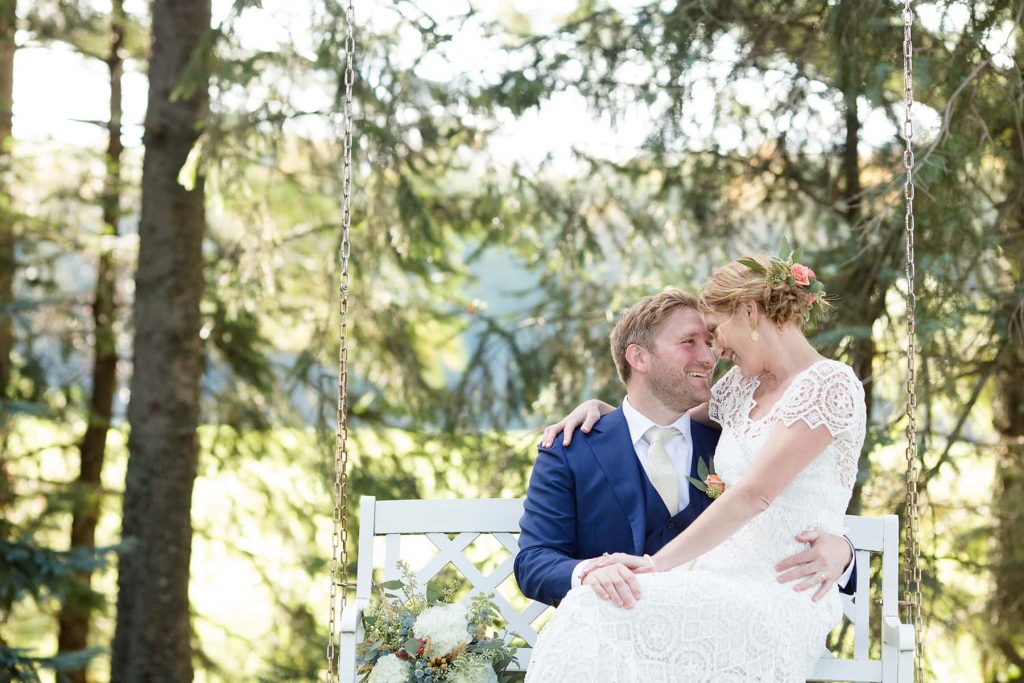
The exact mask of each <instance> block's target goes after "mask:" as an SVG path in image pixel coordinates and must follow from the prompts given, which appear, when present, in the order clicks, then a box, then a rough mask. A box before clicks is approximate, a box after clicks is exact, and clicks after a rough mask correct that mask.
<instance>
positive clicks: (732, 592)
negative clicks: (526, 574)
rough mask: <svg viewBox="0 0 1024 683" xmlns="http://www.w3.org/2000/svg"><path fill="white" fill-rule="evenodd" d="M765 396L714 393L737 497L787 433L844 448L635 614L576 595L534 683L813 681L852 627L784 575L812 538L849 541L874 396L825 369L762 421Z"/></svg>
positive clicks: (844, 374)
mask: <svg viewBox="0 0 1024 683" xmlns="http://www.w3.org/2000/svg"><path fill="white" fill-rule="evenodd" d="M757 385H758V380H757V379H756V378H745V377H743V376H742V375H741V374H740V373H739V370H738V369H737V368H734V369H732V370H731V371H729V372H728V373H727V374H726V375H725V377H723V378H722V379H721V381H719V382H718V384H716V385H715V387H714V389H713V391H712V399H711V415H712V417H714V418H715V419H716V420H717V421H718V422H719V423H720V424H721V425H722V437H721V440H720V441H719V443H718V448H717V451H716V454H715V468H716V470H717V471H718V474H719V475H720V476H721V477H722V479H723V481H724V482H725V484H726V486H727V487H728V486H730V485H732V484H735V483H736V481H737V480H738V479H739V478H740V477H742V476H743V474H744V472H746V470H747V468H748V467H749V466H750V464H751V462H752V461H753V460H754V458H756V457H757V454H758V453H759V452H760V451H761V449H762V447H763V446H764V444H765V442H766V441H767V438H768V435H769V433H770V432H771V431H772V428H773V427H775V426H776V425H778V424H780V423H781V424H784V425H786V426H790V425H792V424H794V423H796V422H797V421H803V422H805V423H806V424H807V425H809V426H810V427H812V428H815V427H818V426H820V425H825V426H826V427H827V428H828V430H829V432H831V434H832V436H833V441H832V443H831V444H830V445H829V446H828V447H827V448H826V449H825V451H823V452H822V453H821V454H820V455H819V456H818V457H817V458H815V460H814V461H813V462H812V463H811V464H810V465H809V466H808V467H807V468H806V469H805V470H804V471H803V472H801V473H800V475H799V476H798V477H797V478H796V479H795V480H794V481H793V482H792V483H791V484H790V485H789V486H788V487H787V488H786V490H785V491H783V493H782V494H781V495H780V496H778V498H776V500H775V501H774V502H773V503H772V505H771V506H770V507H769V508H768V509H767V510H766V511H765V512H763V513H761V514H759V515H758V516H757V517H755V518H754V519H753V520H751V521H750V522H749V523H748V524H746V525H745V526H743V527H742V528H740V529H739V530H738V531H737V532H736V533H735V534H733V535H732V536H731V537H730V538H729V539H728V540H726V541H725V542H724V543H722V544H721V545H719V546H718V547H716V548H714V549H713V550H711V551H710V552H708V553H706V554H704V555H702V556H701V557H699V558H698V559H696V560H694V561H693V562H690V563H687V564H686V565H683V566H681V567H678V568H676V569H675V570H673V571H670V572H663V573H659V574H645V575H641V576H640V577H638V578H639V581H640V587H641V591H642V597H641V599H640V600H639V601H638V602H637V603H636V605H635V606H634V607H633V609H628V610H627V609H622V608H618V607H615V606H614V605H612V604H611V603H609V602H605V601H603V600H600V599H598V598H597V596H596V595H595V594H594V593H593V591H592V590H591V589H590V588H588V587H580V588H574V589H573V590H572V591H570V592H569V594H568V595H567V596H566V598H565V600H563V601H562V603H561V605H560V606H559V608H558V609H557V610H556V612H555V614H554V616H553V617H552V619H551V621H550V622H549V623H548V624H547V626H546V627H545V628H544V630H543V631H542V633H541V636H540V639H539V641H538V643H537V647H536V649H535V650H534V652H533V656H532V658H531V661H530V666H529V674H528V675H527V678H526V680H527V681H528V682H529V683H546V682H549V681H550V682H554V683H573V682H577V681H578V682H580V683H601V682H603V681H616V682H625V681H637V682H640V681H643V682H644V683H647V682H649V681H687V682H689V681H708V682H712V681H713V682H714V683H727V682H733V681H735V682H739V681H743V682H747V681H786V682H789V681H804V680H806V679H807V677H808V676H809V675H810V673H811V671H812V669H813V667H814V662H815V660H817V659H818V658H819V657H820V656H821V655H822V654H823V653H824V652H825V637H826V635H827V634H828V632H829V631H830V630H831V629H832V628H833V627H834V626H835V625H836V624H837V623H838V622H839V620H840V618H841V616H842V606H841V602H840V597H839V593H838V589H837V588H833V589H832V591H831V592H830V593H829V594H828V595H827V596H825V597H824V598H823V599H822V600H820V601H819V602H817V603H815V602H812V601H811V591H805V592H800V593H797V592H795V591H794V590H793V584H791V583H790V584H785V585H782V584H779V583H778V581H777V580H776V577H777V574H776V572H775V570H774V569H773V567H774V565H775V564H776V563H777V562H779V561H780V560H782V559H783V558H785V557H788V556H790V555H792V554H794V553H796V552H798V551H800V550H802V549H803V548H805V547H806V546H805V545H804V544H801V543H798V542H796V541H795V540H794V536H796V535H797V534H798V533H800V532H801V531H803V530H805V529H820V530H823V531H827V532H829V533H833V534H837V535H838V534H842V531H843V515H844V513H845V511H846V506H847V503H848V502H849V499H850V492H851V491H852V489H853V484H854V480H855V479H856V475H857V458H858V457H859V454H860V451H861V447H862V445H863V443H864V430H865V422H866V416H865V407H864V390H863V387H862V385H861V383H860V381H859V380H858V379H857V377H856V376H855V375H854V373H853V371H852V370H851V369H850V368H849V367H848V366H847V365H844V364H842V363H839V362H836V361H831V360H822V361H818V362H817V363H815V364H813V365H811V366H810V367H808V368H807V369H805V370H804V371H802V372H801V373H800V374H799V375H797V376H796V377H795V378H794V379H793V381H792V382H791V383H790V385H789V387H787V389H786V390H785V392H784V393H783V395H782V397H781V398H780V399H779V400H778V401H777V402H776V403H775V405H774V406H772V408H771V410H770V411H769V412H768V413H767V414H765V415H763V416H762V417H760V418H759V419H756V420H752V419H750V417H749V414H750V411H751V409H752V408H753V407H754V406H755V400H754V398H753V393H754V390H755V389H756V388H757ZM629 456H630V454H628V453H623V457H629Z"/></svg>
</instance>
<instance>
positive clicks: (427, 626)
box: [356, 562, 515, 683]
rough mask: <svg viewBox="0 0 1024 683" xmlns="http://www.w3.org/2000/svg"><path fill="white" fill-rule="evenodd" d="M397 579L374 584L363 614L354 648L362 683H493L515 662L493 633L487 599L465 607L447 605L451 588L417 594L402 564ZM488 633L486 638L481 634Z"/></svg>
mask: <svg viewBox="0 0 1024 683" xmlns="http://www.w3.org/2000/svg"><path fill="white" fill-rule="evenodd" d="M398 566H399V569H400V570H401V572H402V577H403V578H402V579H401V580H395V581H388V582H385V583H383V584H380V585H378V586H376V590H375V593H376V597H377V599H376V600H374V601H373V602H372V603H371V604H370V606H369V607H368V608H367V610H366V613H365V614H364V615H363V629H364V632H365V638H364V640H363V642H361V643H359V645H358V646H357V648H356V655H357V660H356V663H357V666H358V673H359V674H360V675H362V676H363V678H362V679H361V680H362V681H364V682H365V683H497V682H498V681H499V680H501V679H500V678H499V674H503V673H504V672H505V670H506V669H507V668H508V665H509V664H511V663H512V662H513V661H514V660H515V648H514V647H510V646H509V645H507V644H506V643H505V641H504V640H503V639H502V638H501V637H500V636H499V635H498V634H497V632H496V630H494V629H496V628H497V625H498V623H497V616H498V614H499V613H498V610H497V608H496V607H495V606H494V603H493V602H492V597H493V596H491V595H476V596H473V597H472V598H471V599H470V600H469V602H468V604H467V603H455V602H453V601H452V599H453V594H454V590H453V589H452V588H446V589H444V590H442V591H440V592H438V593H435V592H434V590H433V587H432V586H430V585H429V584H428V586H427V590H426V592H425V593H419V592H418V591H417V586H416V580H415V578H414V577H413V576H412V572H411V571H410V570H409V567H408V565H406V564H405V563H404V562H399V563H398ZM488 629H491V637H490V638H488V637H487V631H488Z"/></svg>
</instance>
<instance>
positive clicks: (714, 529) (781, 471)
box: [653, 421, 832, 571]
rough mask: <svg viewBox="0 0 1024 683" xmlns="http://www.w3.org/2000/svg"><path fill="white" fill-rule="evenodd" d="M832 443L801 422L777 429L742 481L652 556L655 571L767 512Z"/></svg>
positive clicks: (700, 550) (695, 554)
mask: <svg viewBox="0 0 1024 683" xmlns="http://www.w3.org/2000/svg"><path fill="white" fill-rule="evenodd" d="M831 441H832V434H831V433H830V432H829V430H828V428H827V427H826V426H824V425H822V426H819V427H817V428H815V429H811V428H810V427H808V426H807V424H806V423H804V422H803V421H800V422H796V423H794V424H793V425H792V426H790V427H786V426H784V425H781V424H780V425H777V426H776V427H775V429H774V430H773V432H772V434H771V435H770V436H769V437H768V440H767V445H766V446H765V447H764V449H763V450H762V451H761V453H760V454H759V455H758V456H757V458H755V459H754V462H753V464H752V465H751V466H750V469H748V470H747V472H746V473H745V474H744V475H743V477H742V478H741V479H740V480H739V481H738V482H737V483H736V484H734V485H733V486H730V487H729V488H727V489H726V491H725V493H723V494H722V495H721V497H719V498H718V499H717V500H715V501H714V503H712V504H711V505H710V506H708V509H707V510H705V511H704V513H703V514H702V515H700V516H699V517H698V518H697V519H696V520H694V522H693V523H692V524H691V525H690V526H689V527H687V528H686V530H684V531H683V532H682V533H681V534H679V535H678V536H677V537H676V538H674V539H673V540H672V541H670V542H669V543H668V544H667V545H666V546H665V547H664V548H662V549H661V550H659V551H658V552H657V554H655V555H654V556H653V562H654V567H655V569H657V570H658V571H667V570H669V569H672V568H673V567H677V566H679V565H680V564H683V563H684V562H689V561H690V560H693V559H696V558H698V557H700V556H701V555H703V554H704V553H706V552H708V551H709V550H711V549H712V548H714V547H715V546H717V545H718V544H720V543H721V542H722V541H724V540H725V539H727V538H729V536H731V535H732V534H733V533H735V532H736V530H737V529H739V528H740V527H741V526H743V525H744V524H746V523H747V522H749V521H750V520H751V519H753V518H754V517H756V516H757V515H758V514H760V513H761V512H764V511H765V510H767V509H768V507H769V506H771V504H772V501H774V500H775V499H776V498H777V497H778V495H779V494H780V493H782V492H783V491H784V490H785V488H786V487H787V486H789V484H790V483H791V482H792V481H793V480H794V479H796V477H797V475H798V474H800V472H801V471H803V469H804V468H805V467H807V465H809V464H810V463H811V462H812V461H813V460H814V459H815V458H816V457H817V456H818V455H819V454H820V453H821V452H822V451H824V450H825V448H826V447H827V446H828V445H829V443H830V442H831Z"/></svg>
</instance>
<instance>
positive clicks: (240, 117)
mask: <svg viewBox="0 0 1024 683" xmlns="http://www.w3.org/2000/svg"><path fill="white" fill-rule="evenodd" d="M356 5H357V6H356V19H357V22H358V24H359V25H358V28H357V36H356V40H357V51H356V54H355V61H356V71H357V74H356V79H355V102H356V110H355V113H356V123H355V149H354V159H355V174H354V175H355V177H354V186H355V190H354V195H353V211H354V224H353V248H352V259H353V262H352V295H351V319H350V332H351V336H352V340H351V343H350V347H349V357H350V387H349V388H350V392H351V396H352V398H351V402H350V406H351V414H352V417H351V422H352V431H351V432H350V435H351V442H352V453H353V455H352V460H353V463H352V471H351V481H352V488H353V491H354V494H356V495H358V494H374V495H377V496H380V497H385V498H398V497H453V496H458V497H462V496H465V497H477V496H487V497H496V496H521V495H523V493H524V491H525V487H526V482H527V480H528V476H529V471H530V466H531V462H532V459H533V457H534V454H535V450H534V444H535V442H536V440H537V437H538V428H539V427H541V426H542V425H543V424H545V423H546V422H548V421H549V420H550V418H552V417H555V416H558V415H561V414H562V413H563V412H564V411H565V410H567V409H568V408H569V407H571V406H573V405H575V404H576V403H577V402H578V401H579V400H580V399H581V398H584V397H590V396H599V397H602V398H605V399H607V400H611V401H614V402H618V401H619V400H620V398H621V396H620V394H621V389H620V388H619V387H618V386H617V384H616V381H615V379H614V371H613V367H612V363H611V362H610V358H609V357H608V352H607V348H606V345H607V344H606V338H607V334H608V331H609V328H610V323H611V321H612V320H613V317H614V315H615V313H616V312H617V311H619V310H621V308H622V307H623V306H624V305H626V304H628V303H629V302H631V301H632V300H633V299H635V298H636V297H638V296H640V295H643V294H646V293H650V292H653V291H656V290H659V289H661V288H663V287H664V286H667V285H675V286H679V287H684V288H696V287H698V286H699V284H700V282H701V281H702V279H703V278H704V277H706V276H707V274H708V273H709V271H710V269H711V268H712V267H713V266H715V265H716V264H720V263H722V262H723V261H724V260H726V259H728V258H732V257H735V256H738V255H741V254H742V253H744V252H748V251H750V250H753V249H758V248H773V247H775V246H777V245H778V243H779V241H780V240H781V238H782V237H783V236H788V237H790V238H792V239H794V240H795V241H796V242H798V243H799V244H800V245H801V246H803V248H804V251H805V254H808V255H809V256H808V258H807V261H808V262H809V263H810V264H811V265H812V266H813V267H814V269H815V270H816V271H817V273H818V277H819V278H821V279H822V280H823V281H825V282H826V284H827V285H828V286H829V291H830V293H832V294H834V295H835V296H836V297H837V300H838V314H837V315H836V316H835V317H834V318H833V319H832V320H831V322H829V323H827V324H824V325H822V326H821V327H820V328H818V329H816V330H814V331H813V332H814V335H815V336H814V340H815V343H816V344H817V345H818V346H819V347H820V348H821V350H822V351H823V352H825V353H827V354H833V355H835V356H836V357H839V358H841V359H843V360H845V361H847V362H849V363H850V364H852V365H853V367H854V368H855V369H856V372H857V374H858V375H859V376H860V377H862V378H864V379H865V381H866V387H867V389H868V397H869V407H870V413H869V414H870V425H869V438H868V443H867V445H866V448H865V453H864V456H863V458H862V460H861V477H860V479H859V483H858V486H857V489H856V492H855V496H854V499H853V502H852V505H851V512H855V513H864V514H883V513H888V512H895V511H900V510H901V509H902V504H903V499H904V495H905V494H904V483H903V474H902V472H903V470H904V468H905V462H904V448H903V429H904V428H905V424H904V417H903V401H904V398H903V391H904V387H903V384H902V383H903V381H904V377H905V367H904V362H905V361H904V349H905V347H906V342H907V339H906V326H905V323H904V319H903V298H902V297H903V294H902V292H903V287H904V285H903V284H902V281H901V273H902V270H903V261H904V252H903V246H902V242H901V240H902V234H903V206H904V201H903V177H902V174H903V153H902V149H903V143H902V140H901V138H900V137H899V123H900V121H901V120H902V116H903V108H902V105H901V101H902V25H901V18H900V10H901V7H902V3H896V2H893V1H891V0H888V1H884V2H881V1H878V0H827V1H826V0H820V1H818V0H785V1H782V0H724V1H722V2H714V1H710V0H709V1H706V2H686V1H684V0H661V1H658V2H644V1H642V0H488V1H484V0H468V1H466V0H431V1H429V2H419V1H417V2H411V1H406V0H395V1H394V2H391V1H389V0H377V1H376V2H373V3H356ZM1022 14H1024V2H1022V0H990V1H989V2H984V3H982V2H964V1H960V0H941V1H938V2H921V3H915V21H916V25H915V34H914V38H915V46H916V50H915V53H914V63H915V94H916V96H917V98H918V100H919V102H920V104H919V105H918V106H917V108H916V109H915V114H914V126H915V143H916V149H917V165H918V168H919V173H918V182H917V194H916V205H917V211H918V220H917V230H918V237H917V257H918V268H917V275H918V282H917V287H918V295H919V323H918V327H917V332H918V336H919V338H918V343H919V344H920V349H921V351H920V365H919V374H918V378H919V379H918V391H917V395H918V400H919V408H918V416H919V425H918V426H919V429H920V433H919V443H920V451H919V453H917V454H916V456H917V457H918V458H919V459H920V467H921V469H922V504H923V517H922V522H921V529H922V543H923V556H922V563H923V567H924V582H925V585H924V591H925V595H924V599H925V614H926V618H927V631H926V634H925V636H924V641H925V643H926V650H925V666H926V669H927V670H928V671H930V672H931V673H932V676H933V677H934V679H935V680H943V681H950V680H956V681H992V682H995V681H1012V680H1021V679H1022V677H1024V594H1022V593H1021V591H1020V587H1021V586H1022V585H1024V543H1022V539H1024V379H1022V378H1024V343H1022V330H1024V279H1022V277H1024V82H1022V73H1024V33H1022V28H1021V19H1022ZM344 16H345V7H344V5H343V3H341V2H340V1H339V0H301V1H299V0H263V1H262V2H261V1H260V0H234V2H231V1H229V0H215V1H214V2H212V4H211V2H210V0H176V1H172V0H154V2H152V3H147V2H143V1H142V0H36V1H29V0H0V140H2V148H0V306H2V311H3V315H2V317H0V390H2V399H3V402H2V404H0V405H2V414H0V425H2V433H0V448H2V450H0V468H2V474H0V672H4V673H0V678H3V679H4V680H7V678H10V677H13V678H16V679H23V680H32V677H33V676H35V675H36V673H35V672H38V675H40V676H41V677H42V678H43V679H44V680H52V679H53V678H54V673H53V670H54V668H61V669H63V670H64V672H65V673H64V674H63V675H64V676H67V677H68V679H67V680H74V681H86V680H89V681H105V680H109V679H110V678H112V677H113V678H114V679H116V680H125V681H128V680H143V679H145V678H146V677H147V676H153V677H154V678H153V680H162V681H169V682H177V681H188V680H193V679H195V680H200V681H243V680H246V681H249V680H252V681H255V680H265V681H284V680H314V679H316V678H317V676H318V672H320V671H321V670H322V668H323V661H324V648H325V642H326V638H327V607H328V600H327V593H328V576H327V565H328V561H329V554H330V524H331V510H332V508H333V496H332V490H331V486H332V483H333V479H334V477H333V472H332V467H333V464H332V459H333V448H334V446H333V444H334V405H335V382H336V377H335V375H336V359H337V355H338V339H337V337H338V334H337V325H338V321H337V312H336V311H337V306H338V301H337V297H338V293H337V278H338V274H339V273H338V261H339V259H338V256H337V253H338V247H339V241H340V213H341V212H340V203H341V201H340V196H341V157H342V154H341V149H340V144H339V142H340V134H339V131H340V125H341V111H342V98H341V96H340V94H339V93H340V92H341V91H340V90H339V86H340V84H341V83H342V79H341V75H342V73H343V69H344V62H345V53H344V37H345V23H344ZM353 524H354V520H353ZM350 538H351V539H352V554H351V555H350V557H352V558H354V553H355V548H354V545H355V542H354V535H353V536H352V537H350ZM122 553H123V554H122ZM119 554H121V555H120V559H119ZM86 662H87V669H83V668H82V667H83V665H85V663H86Z"/></svg>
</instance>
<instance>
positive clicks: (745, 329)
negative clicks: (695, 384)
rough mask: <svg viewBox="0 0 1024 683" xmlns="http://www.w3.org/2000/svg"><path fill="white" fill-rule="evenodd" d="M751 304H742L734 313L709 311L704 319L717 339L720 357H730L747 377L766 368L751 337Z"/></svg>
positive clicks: (716, 347)
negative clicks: (762, 364) (762, 365)
mask: <svg viewBox="0 0 1024 683" xmlns="http://www.w3.org/2000/svg"><path fill="white" fill-rule="evenodd" d="M749 306H750V304H741V305H740V306H738V307H737V308H736V309H735V310H734V311H732V313H723V312H721V311H708V312H706V313H705V314H704V320H705V322H706V323H707V326H708V332H710V333H711V334H712V335H713V336H714V339H715V349H716V351H717V352H718V357H719V358H728V359H729V360H731V361H732V362H733V363H735V364H736V365H737V366H739V369H740V372H741V373H742V374H743V375H744V376H745V377H755V376H757V375H759V374H761V372H762V371H763V370H764V368H763V367H761V362H760V357H759V356H758V354H757V348H756V342H754V341H752V340H751V338H750V313H749V310H748V309H749Z"/></svg>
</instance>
